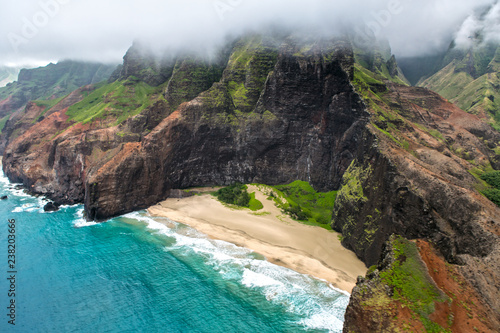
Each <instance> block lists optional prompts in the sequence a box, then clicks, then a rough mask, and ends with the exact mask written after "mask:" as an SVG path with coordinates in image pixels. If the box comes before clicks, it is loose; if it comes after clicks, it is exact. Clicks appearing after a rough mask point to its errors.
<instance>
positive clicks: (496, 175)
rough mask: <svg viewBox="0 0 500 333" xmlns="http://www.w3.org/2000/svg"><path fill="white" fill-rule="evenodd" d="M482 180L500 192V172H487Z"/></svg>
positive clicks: (482, 176)
mask: <svg viewBox="0 0 500 333" xmlns="http://www.w3.org/2000/svg"><path fill="white" fill-rule="evenodd" d="M481 179H482V180H484V181H485V182H487V183H488V184H489V185H491V186H493V187H495V188H496V189H497V190H500V171H492V172H486V173H484V174H482V175H481Z"/></svg>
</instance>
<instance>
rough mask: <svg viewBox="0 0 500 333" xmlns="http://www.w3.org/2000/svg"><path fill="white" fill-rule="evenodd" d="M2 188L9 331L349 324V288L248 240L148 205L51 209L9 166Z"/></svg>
mask: <svg viewBox="0 0 500 333" xmlns="http://www.w3.org/2000/svg"><path fill="white" fill-rule="evenodd" d="M1 195H7V196H8V199H7V200H1V201H0V219H1V220H0V309H1V310H0V332H63V333H66V332H93V333H95V332H224V333H229V332H259V333H264V332H341V331H342V326H343V320H344V313H345V309H346V307H347V304H348V302H349V295H348V294H347V293H345V292H342V291H340V290H337V289H335V288H333V287H332V286H331V285H330V284H328V283H327V282H325V281H320V280H317V279H314V278H312V277H310V276H308V275H303V274H299V273H297V272H295V271H293V270H290V269H287V268H284V267H281V266H277V265H274V264H271V263H269V262H268V261H266V260H265V258H264V257H262V256H261V255H259V254H257V253H255V252H252V251H251V250H249V249H245V248H241V247H237V246H235V245H233V244H230V243H227V242H223V241H217V240H211V239H209V238H208V237H207V236H206V235H204V234H202V233H200V232H198V231H196V230H195V229H192V228H190V227H188V226H186V225H183V224H180V223H176V222H175V221H170V220H167V219H163V220H162V218H152V217H149V216H148V215H147V214H146V212H145V211H140V212H134V213H130V214H126V215H124V216H121V217H117V218H113V219H111V220H109V221H106V222H104V223H99V224H96V223H89V222H86V221H85V220H84V219H83V206H81V205H75V206H63V207H61V209H60V210H59V211H57V212H52V213H46V212H43V208H42V207H43V205H44V204H45V203H46V202H47V200H46V199H44V198H40V197H33V196H30V195H28V194H26V193H24V192H23V191H22V190H20V189H16V188H15V187H14V186H13V184H9V182H8V180H7V178H6V177H5V176H4V175H3V173H2V172H1V171H0V196H1ZM9 220H10V223H9ZM12 220H15V222H14V221H12ZM160 222H164V223H167V224H168V227H167V226H165V225H164V223H160ZM9 235H10V236H9ZM9 245H10V246H9ZM9 251H10V253H9ZM9 255H10V256H11V257H8V256H9ZM9 260H10V261H9ZM9 321H10V323H9ZM12 323H14V324H15V325H12Z"/></svg>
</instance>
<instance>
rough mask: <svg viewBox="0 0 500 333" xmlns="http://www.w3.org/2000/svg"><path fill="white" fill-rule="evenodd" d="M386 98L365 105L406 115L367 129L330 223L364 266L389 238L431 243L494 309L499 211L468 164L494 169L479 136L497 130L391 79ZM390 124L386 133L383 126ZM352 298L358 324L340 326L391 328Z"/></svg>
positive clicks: (493, 137) (494, 137) (499, 263)
mask: <svg viewBox="0 0 500 333" xmlns="http://www.w3.org/2000/svg"><path fill="white" fill-rule="evenodd" d="M376 89H380V87H376ZM384 101H385V103H387V104H386V105H385V104H384V103H381V101H380V103H377V104H376V105H370V107H369V110H370V111H371V112H372V113H373V114H374V115H377V114H379V113H380V112H382V111H379V110H380V109H381V108H384V107H386V106H390V108H391V110H393V111H395V112H398V113H399V114H401V115H404V116H405V117H404V119H403V118H401V117H394V118H393V119H392V120H390V121H380V122H378V121H376V122H374V124H373V125H369V126H368V128H369V129H370V130H369V131H368V132H366V133H365V135H364V137H363V140H362V141H361V144H360V145H359V146H358V148H359V150H358V155H357V156H356V158H355V159H354V161H353V162H352V164H351V166H350V167H349V169H348V170H347V171H346V173H345V174H344V180H343V184H342V187H341V189H340V191H339V193H338V196H337V201H336V203H335V208H334V214H333V220H334V223H333V227H334V228H335V229H336V230H338V231H340V232H342V235H343V237H344V238H343V242H342V243H343V244H344V245H345V246H346V247H347V248H350V249H352V250H353V251H354V252H356V254H357V255H358V256H359V257H360V258H361V259H362V260H363V261H364V262H365V263H366V264H367V265H368V266H370V265H374V264H377V262H379V258H381V256H382V257H384V254H383V253H382V250H383V244H384V242H385V241H386V240H387V239H388V238H389V236H390V235H391V234H399V235H402V236H404V237H405V238H408V239H427V240H430V241H432V242H433V244H435V246H436V248H437V249H439V251H440V252H441V253H442V255H443V256H444V258H445V259H446V261H447V262H448V263H451V264H456V265H458V266H453V267H455V268H454V269H456V270H457V271H458V272H460V273H461V274H462V275H463V276H464V277H465V278H466V279H467V280H468V281H470V282H469V283H471V284H472V285H473V286H474V287H475V288H476V291H477V293H478V294H479V295H480V297H479V299H480V302H481V303H482V304H486V305H485V306H486V308H489V309H493V313H499V312H498V311H499V309H500V303H499V299H500V293H499V290H498V281H499V278H500V277H499V273H498V272H500V260H499V258H500V257H499V256H498V253H499V250H500V245H499V244H500V242H499V235H500V232H499V231H500V210H499V209H498V207H496V206H494V205H493V204H492V203H491V202H489V201H488V200H487V199H486V198H484V197H483V196H481V195H479V194H478V193H477V192H476V191H475V189H474V186H473V184H475V183H476V184H477V180H476V179H475V178H474V177H473V175H472V174H471V173H469V172H468V170H470V169H472V168H473V167H474V165H472V164H471V162H473V163H475V165H492V166H494V167H495V168H498V162H499V158H498V155H496V154H495V152H494V151H492V150H491V149H489V147H488V145H487V144H485V142H499V141H500V136H499V134H498V133H497V132H496V131H494V130H492V128H491V127H489V126H488V125H486V124H484V123H483V122H481V121H480V120H479V118H477V117H476V116H473V115H470V114H467V113H465V112H464V111H462V110H460V109H458V108H457V107H455V106H454V105H452V104H450V103H448V102H447V101H445V100H444V99H442V98H441V97H439V96H438V95H436V94H434V93H431V92H430V91H427V90H425V89H415V88H410V87H403V86H399V85H389V86H388V90H387V91H386V92H385V95H384ZM384 105H385V106H384ZM387 110H388V109H386V110H385V111H387ZM385 111H383V112H385ZM386 116H387V117H389V118H390V116H388V115H386ZM394 123H396V124H398V131H397V132H393V133H394V136H393V135H391V134H389V133H388V132H386V131H384V130H383V129H382V128H386V129H387V130H389V129H388V128H389V127H390V126H389V125H390V124H394ZM377 125H378V126H377ZM419 125H425V126H426V127H428V128H436V129H439V132H440V133H442V134H441V135H439V136H438V135H436V134H435V133H434V132H427V131H423V130H422V129H423V128H422V127H419ZM379 126H380V127H379ZM381 127H382V128H381ZM396 133H397V134H398V136H396ZM431 133H434V135H436V137H433V136H432V135H431ZM372 284H373V282H367V284H365V288H368V289H369V290H372V291H375V290H379V291H380V290H382V289H383V288H384V287H383V285H384V283H383V282H380V281H377V282H376V283H375V285H372ZM389 296H391V295H390V294H389ZM370 297H371V296H370ZM389 298H390V297H389ZM362 299H363V298H362ZM358 301H359V302H361V303H358V304H357V306H350V310H349V311H348V314H347V315H346V318H347V321H346V323H349V322H351V323H352V322H356V323H357V324H352V325H351V324H349V325H347V324H346V325H347V327H348V329H347V331H349V332H350V331H356V332H358V331H361V332H364V331H365V332H369V331H373V330H375V331H377V330H380V329H382V328H383V329H382V330H384V331H385V330H387V331H392V329H389V328H388V326H387V327H386V326H384V325H386V324H387V325H389V323H392V321H391V320H390V319H388V318H385V319H383V318H379V320H378V321H377V322H372V323H371V324H368V323H369V322H370V321H369V320H368V318H369V317H370V316H371V315H370V314H369V313H370V311H372V310H370V309H364V308H362V307H360V304H364V303H363V302H365V301H361V300H358ZM365 303H366V302H365ZM391 304H392V303H391ZM353 308H356V309H357V310H354V309H353ZM374 311H375V312H376V313H379V314H380V312H383V311H381V309H377V310H374ZM490 311H491V310H490ZM384 322H385V324H384ZM494 322H495V323H497V324H498V321H494ZM363 323H366V325H365V326H364V324H363ZM497 324H491V325H493V326H492V327H496V325H497ZM356 325H359V326H356ZM370 325H372V326H370ZM373 325H375V326H373ZM377 325H382V326H377ZM442 326H443V325H442ZM361 328H363V329H361Z"/></svg>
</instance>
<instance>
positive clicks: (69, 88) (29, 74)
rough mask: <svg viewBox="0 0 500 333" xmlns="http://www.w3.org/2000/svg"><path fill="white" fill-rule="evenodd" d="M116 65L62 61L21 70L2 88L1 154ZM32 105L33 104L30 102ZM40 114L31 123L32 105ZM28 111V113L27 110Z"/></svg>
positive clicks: (104, 76) (0, 100) (106, 75)
mask: <svg viewBox="0 0 500 333" xmlns="http://www.w3.org/2000/svg"><path fill="white" fill-rule="evenodd" d="M115 67H116V66H114V65H102V64H95V63H84V62H75V61H61V62H59V63H57V64H49V65H48V66H46V67H40V68H35V69H22V70H21V71H20V72H19V76H18V80H17V81H15V82H12V83H9V84H7V86H6V87H3V88H0V152H3V150H4V148H5V146H6V145H7V143H8V142H9V141H11V140H12V139H14V138H15V137H16V136H17V134H18V133H20V132H23V131H24V130H26V129H27V128H29V127H30V126H31V125H32V121H34V120H37V119H39V118H40V117H41V116H43V113H44V112H45V111H47V110H48V109H49V108H50V107H52V106H54V105H55V104H57V103H58V102H59V101H60V100H61V99H62V98H63V97H64V96H66V95H68V94H69V93H71V92H73V91H74V90H75V89H77V88H79V87H82V86H85V85H88V84H92V83H97V82H100V81H103V80H107V79H108V78H109V76H110V75H111V73H112V71H113V70H114V68H115ZM30 102H32V103H30ZM34 105H36V106H38V107H40V108H41V109H40V110H41V111H40V112H39V113H40V114H39V115H38V116H37V117H35V118H36V119H31V118H30V117H28V118H29V120H28V122H26V121H25V120H23V118H24V115H25V113H29V114H32V113H33V106H34ZM25 108H26V110H25Z"/></svg>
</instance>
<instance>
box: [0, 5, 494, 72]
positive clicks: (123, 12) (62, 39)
mask: <svg viewBox="0 0 500 333" xmlns="http://www.w3.org/2000/svg"><path fill="white" fill-rule="evenodd" d="M491 3H492V0H475V1H469V0H467V1H466V0H420V1H416V0H382V1H373V0H355V1H340V0H308V1H305V0H300V1H299V0H183V1H181V0H175V1H173V0H142V1H137V0H106V1H98V0H86V1H81V0H23V1H4V3H2V11H1V12H0V64H6V63H12V64H29V63H34V62H37V63H38V62H40V61H47V62H48V61H56V60H59V59H68V58H71V59H81V60H91V61H104V62H119V61H121V58H122V56H123V55H124V53H125V52H126V50H127V49H128V47H129V46H130V45H131V44H132V42H133V41H134V40H136V39H145V40H147V41H148V42H149V43H150V44H151V45H153V46H155V47H157V48H158V49H161V48H170V49H176V48H196V49H207V48H211V47H213V46H214V45H217V44H220V43H222V42H223V41H224V39H225V38H226V37H227V36H228V35H237V34H240V33H242V32H245V31H247V30H252V29H258V28H260V27H263V26H268V25H270V24H273V25H275V26H287V27H294V28H297V27H299V28H314V29H316V30H315V31H320V32H322V33H335V32H339V31H341V30H342V29H343V28H344V27H345V26H358V27H361V28H360V29H361V31H363V30H366V27H367V26H368V27H369V28H370V29H371V30H373V31H374V32H376V33H377V34H378V35H380V36H387V37H388V38H389V40H390V42H391V44H392V46H393V50H394V52H395V53H396V55H402V56H407V55H411V54H423V53H430V52H433V51H435V50H436V49H439V48H442V47H445V46H447V45H446V44H447V43H449V41H450V39H451V36H452V35H453V33H454V32H455V31H456V30H457V29H458V28H459V27H460V25H461V23H462V22H463V21H464V20H465V19H466V18H467V17H468V16H470V15H471V14H472V13H473V11H474V9H475V8H477V7H478V6H483V5H487V4H491ZM492 33H494V32H492Z"/></svg>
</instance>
